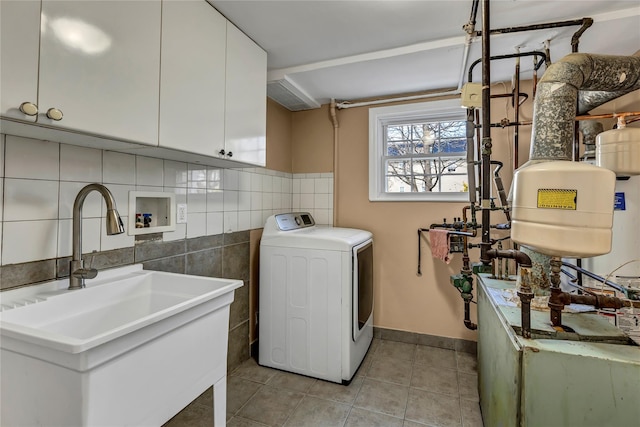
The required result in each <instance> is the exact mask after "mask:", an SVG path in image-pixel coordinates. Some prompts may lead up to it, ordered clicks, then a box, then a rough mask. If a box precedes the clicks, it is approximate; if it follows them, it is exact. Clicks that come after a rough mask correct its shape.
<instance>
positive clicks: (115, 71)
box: [1, 0, 160, 145]
mask: <svg viewBox="0 0 640 427" xmlns="http://www.w3.org/2000/svg"><path fill="white" fill-rule="evenodd" d="M1 7H2V9H1V14H2V16H1V19H2V30H1V31H2V77H1V78H2V88H1V89H2V101H1V102H2V110H1V114H2V116H3V117H9V118H16V119H21V120H25V121H36V122H37V123H38V124H42V125H46V126H51V127H54V128H58V129H64V130H72V131H74V132H81V133H87V134H93V135H100V136H103V137H107V138H113V139H118V140H122V141H135V142H138V143H144V144H151V145H157V144H158V103H159V99H158V98H159V97H158V87H159V84H160V1H159V0H157V1H131V2H108V1H55V0H43V1H42V2H38V1H24V0H23V1H13V0H9V1H5V0H3V1H2V2H1ZM21 106H22V110H23V111H20V109H21ZM36 109H37V110H36ZM31 113H35V114H34V115H29V114H31Z"/></svg>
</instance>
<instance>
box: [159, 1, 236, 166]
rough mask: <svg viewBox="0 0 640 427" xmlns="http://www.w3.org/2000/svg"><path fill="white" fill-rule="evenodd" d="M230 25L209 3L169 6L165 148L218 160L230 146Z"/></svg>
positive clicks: (165, 12)
mask: <svg viewBox="0 0 640 427" xmlns="http://www.w3.org/2000/svg"><path fill="white" fill-rule="evenodd" d="M226 22H227V20H226V19H225V18H224V17H223V16H222V15H220V14H219V13H218V12H217V11H216V10H215V9H214V8H213V7H211V6H210V5H209V4H208V3H207V2H205V1H196V2H194V1H165V2H164V3H163V5H162V59H161V61H162V63H161V73H160V76H161V77H160V146H161V147H168V148H175V149H178V150H183V151H188V152H191V153H198V154H204V155H207V156H217V155H218V151H219V150H220V148H221V146H222V145H223V144H224V91H225V82H224V80H225V49H226Z"/></svg>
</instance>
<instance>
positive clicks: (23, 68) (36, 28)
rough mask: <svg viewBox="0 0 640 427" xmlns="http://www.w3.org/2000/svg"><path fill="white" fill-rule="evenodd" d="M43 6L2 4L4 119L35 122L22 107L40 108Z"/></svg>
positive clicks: (0, 104) (0, 75) (5, 1)
mask: <svg viewBox="0 0 640 427" xmlns="http://www.w3.org/2000/svg"><path fill="white" fill-rule="evenodd" d="M39 44H40V2H39V1H24V0H22V1H17V0H15V1H14V0H11V1H10V0H2V1H0V57H1V58H2V60H0V94H1V96H0V115H2V116H3V117H13V118H17V119H22V120H27V121H35V119H36V116H35V115H33V116H29V115H26V114H24V113H23V112H21V111H20V109H19V108H20V105H21V104H22V103H23V102H28V103H31V104H33V105H34V106H36V105H37V104H38V47H39Z"/></svg>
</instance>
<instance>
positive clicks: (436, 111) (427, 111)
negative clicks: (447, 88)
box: [369, 98, 469, 202]
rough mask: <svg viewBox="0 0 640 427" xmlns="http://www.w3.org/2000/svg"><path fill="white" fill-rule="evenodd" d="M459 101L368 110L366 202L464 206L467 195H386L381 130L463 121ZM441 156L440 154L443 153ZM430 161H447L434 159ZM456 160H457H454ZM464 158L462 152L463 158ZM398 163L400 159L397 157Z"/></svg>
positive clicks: (431, 193)
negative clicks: (433, 203) (434, 122)
mask: <svg viewBox="0 0 640 427" xmlns="http://www.w3.org/2000/svg"><path fill="white" fill-rule="evenodd" d="M466 119H467V115H466V110H465V109H464V108H462V106H461V104H460V98H454V99H445V100H438V101H429V102H418V103H413V104H402V105H392V106H386V107H376V108H370V109H369V200H370V201H372V202H385V201H388V202H397V201H404V202H409V201H413V202H467V201H469V193H468V192H462V191H460V192H444V193H441V192H394V193H390V192H387V191H386V185H385V180H386V167H385V159H387V156H386V154H385V132H384V126H386V125H390V124H399V123H409V122H417V121H425V122H433V121H446V120H455V121H466ZM443 154H444V153H443ZM434 157H445V158H446V157H447V156H446V155H444V156H434ZM455 157H457V156H455ZM464 158H466V152H465V154H464ZM399 159H400V157H399Z"/></svg>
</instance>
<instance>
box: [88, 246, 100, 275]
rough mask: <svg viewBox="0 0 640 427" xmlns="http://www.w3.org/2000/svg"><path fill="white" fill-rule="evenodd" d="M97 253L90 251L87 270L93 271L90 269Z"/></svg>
mask: <svg viewBox="0 0 640 427" xmlns="http://www.w3.org/2000/svg"><path fill="white" fill-rule="evenodd" d="M97 253H98V251H97V250H95V249H94V250H92V251H91V255H89V266H88V267H86V269H87V270H95V269H94V268H91V265H92V264H93V259H94V258H95V256H96V254H97Z"/></svg>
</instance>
